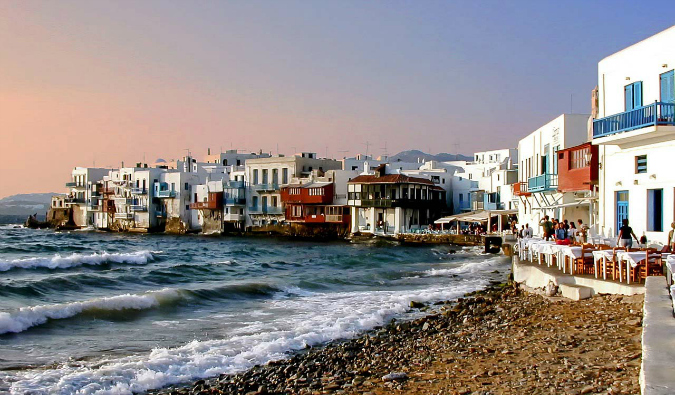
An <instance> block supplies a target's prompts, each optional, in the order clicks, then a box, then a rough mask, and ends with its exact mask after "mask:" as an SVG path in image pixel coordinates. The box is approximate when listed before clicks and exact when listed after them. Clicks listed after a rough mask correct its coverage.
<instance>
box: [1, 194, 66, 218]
mask: <svg viewBox="0 0 675 395" xmlns="http://www.w3.org/2000/svg"><path fill="white" fill-rule="evenodd" d="M53 195H58V194H57V193H22V194H18V195H12V196H7V197H6V198H2V199H0V224H12V223H20V222H23V221H25V220H26V217H28V216H29V215H31V214H35V213H37V214H38V219H44V216H45V213H46V212H47V210H49V205H50V204H51V199H52V196H53Z"/></svg>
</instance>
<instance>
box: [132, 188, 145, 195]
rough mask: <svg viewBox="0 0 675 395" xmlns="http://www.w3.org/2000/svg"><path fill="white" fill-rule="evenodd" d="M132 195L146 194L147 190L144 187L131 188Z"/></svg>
mask: <svg viewBox="0 0 675 395" xmlns="http://www.w3.org/2000/svg"><path fill="white" fill-rule="evenodd" d="M131 194H132V195H147V194H148V190H147V189H146V188H131Z"/></svg>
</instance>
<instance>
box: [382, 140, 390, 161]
mask: <svg viewBox="0 0 675 395" xmlns="http://www.w3.org/2000/svg"><path fill="white" fill-rule="evenodd" d="M382 154H383V155H384V156H386V157H389V152H388V151H387V142H386V141H385V142H384V148H382Z"/></svg>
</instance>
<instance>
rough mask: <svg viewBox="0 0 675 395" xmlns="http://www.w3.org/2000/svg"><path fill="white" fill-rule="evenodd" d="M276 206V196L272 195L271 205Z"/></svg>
mask: <svg viewBox="0 0 675 395" xmlns="http://www.w3.org/2000/svg"><path fill="white" fill-rule="evenodd" d="M276 206H277V197H276V196H272V207H276Z"/></svg>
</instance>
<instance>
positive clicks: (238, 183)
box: [225, 181, 244, 188]
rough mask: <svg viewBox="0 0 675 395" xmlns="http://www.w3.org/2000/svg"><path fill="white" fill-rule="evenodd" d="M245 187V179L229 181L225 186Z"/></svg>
mask: <svg viewBox="0 0 675 395" xmlns="http://www.w3.org/2000/svg"><path fill="white" fill-rule="evenodd" d="M243 187H244V181H228V183H227V184H225V188H243Z"/></svg>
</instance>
